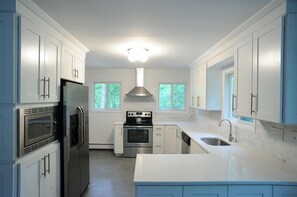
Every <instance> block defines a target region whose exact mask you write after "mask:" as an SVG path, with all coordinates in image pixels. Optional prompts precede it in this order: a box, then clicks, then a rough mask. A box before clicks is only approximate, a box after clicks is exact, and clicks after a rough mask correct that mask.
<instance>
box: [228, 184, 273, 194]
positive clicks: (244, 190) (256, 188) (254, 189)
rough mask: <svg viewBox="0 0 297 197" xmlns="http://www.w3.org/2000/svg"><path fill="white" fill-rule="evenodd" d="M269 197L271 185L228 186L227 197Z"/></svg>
mask: <svg viewBox="0 0 297 197" xmlns="http://www.w3.org/2000/svg"><path fill="white" fill-rule="evenodd" d="M241 196H244V197H247V196H248V197H259V196H261V197H271V196H272V186H271V185H238V186H237V185H236V186H229V189H228V197H241Z"/></svg>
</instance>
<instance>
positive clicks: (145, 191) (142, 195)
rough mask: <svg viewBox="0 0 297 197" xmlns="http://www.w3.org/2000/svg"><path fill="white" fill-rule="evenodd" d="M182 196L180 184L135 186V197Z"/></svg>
mask: <svg viewBox="0 0 297 197" xmlns="http://www.w3.org/2000/svg"><path fill="white" fill-rule="evenodd" d="M152 196H153V197H182V196H183V187H182V186H137V187H136V197H152Z"/></svg>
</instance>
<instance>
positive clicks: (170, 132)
mask: <svg viewBox="0 0 297 197" xmlns="http://www.w3.org/2000/svg"><path fill="white" fill-rule="evenodd" d="M164 132H165V138H164V139H165V142H164V144H165V146H164V153H166V154H175V151H176V126H165V127H164Z"/></svg>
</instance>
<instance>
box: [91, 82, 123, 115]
mask: <svg viewBox="0 0 297 197" xmlns="http://www.w3.org/2000/svg"><path fill="white" fill-rule="evenodd" d="M98 83H99V84H106V92H105V94H106V101H107V102H106V103H105V108H104V109H96V108H95V84H98ZM114 83H118V84H119V85H120V93H119V94H120V106H119V109H109V107H108V99H109V96H108V93H109V84H114ZM91 102H92V111H93V112H120V111H121V110H122V83H121V82H119V81H93V82H92V98H91Z"/></svg>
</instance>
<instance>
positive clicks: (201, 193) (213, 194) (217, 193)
mask: <svg viewBox="0 0 297 197" xmlns="http://www.w3.org/2000/svg"><path fill="white" fill-rule="evenodd" d="M227 191H228V187H227V186H185V187H184V195H183V197H227Z"/></svg>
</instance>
